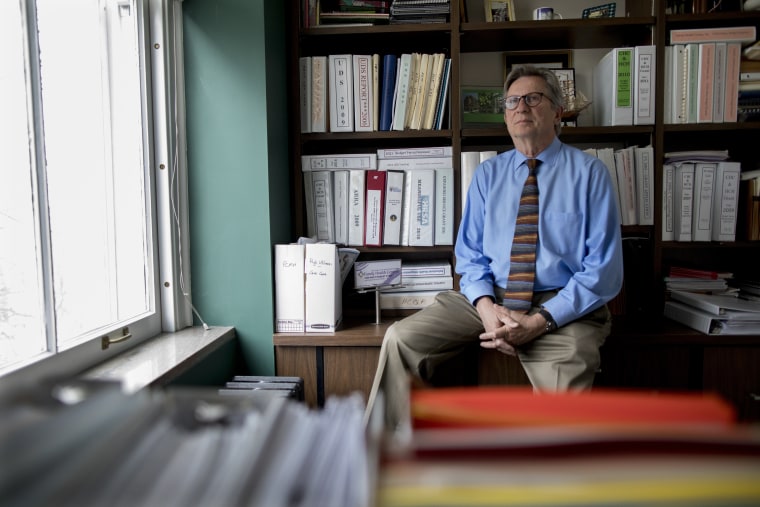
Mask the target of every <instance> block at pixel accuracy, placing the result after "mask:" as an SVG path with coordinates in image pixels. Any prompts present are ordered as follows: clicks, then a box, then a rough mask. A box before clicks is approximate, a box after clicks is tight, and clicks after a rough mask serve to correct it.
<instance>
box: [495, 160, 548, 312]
mask: <svg viewBox="0 0 760 507" xmlns="http://www.w3.org/2000/svg"><path fill="white" fill-rule="evenodd" d="M539 162H540V160H538V159H535V158H529V159H528V160H526V162H525V163H526V164H527V166H528V169H529V170H530V172H529V173H528V178H527V179H526V180H525V185H524V186H523V190H522V194H521V195H520V208H519V209H518V211H517V223H516V225H515V238H514V240H513V242H512V253H511V254H510V258H509V277H507V288H506V290H505V291H504V303H503V304H504V306H506V307H507V308H509V309H510V310H515V311H522V312H527V311H528V310H530V307H531V302H532V300H533V280H534V279H535V278H536V241H537V240H538V183H537V181H536V166H537V165H538V163H539Z"/></svg>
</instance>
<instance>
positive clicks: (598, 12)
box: [581, 2, 617, 19]
mask: <svg viewBox="0 0 760 507" xmlns="http://www.w3.org/2000/svg"><path fill="white" fill-rule="evenodd" d="M616 5H617V4H616V3H615V2H612V3H608V4H602V5H597V6H595V7H588V8H586V9H583V14H581V18H582V19H598V18H614V17H615V7H616Z"/></svg>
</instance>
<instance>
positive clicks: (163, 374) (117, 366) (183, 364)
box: [80, 326, 235, 393]
mask: <svg viewBox="0 0 760 507" xmlns="http://www.w3.org/2000/svg"><path fill="white" fill-rule="evenodd" d="M233 338H235V328H234V327H224V326H214V327H211V328H209V329H208V331H205V330H204V329H203V328H202V327H188V328H185V329H182V330H180V331H177V332H175V333H163V334H161V335H158V336H157V337H155V338H153V339H152V340H148V341H147V342H145V343H143V344H141V345H138V346H136V347H134V348H133V349H130V350H128V351H127V352H124V353H123V354H119V355H118V356H116V357H114V358H113V359H109V360H108V361H105V362H103V363H101V364H99V365H97V366H96V367H94V368H92V369H89V370H87V371H85V372H84V373H83V374H82V375H81V376H80V378H84V379H88V380H111V381H119V382H121V384H122V389H123V390H124V392H126V393H133V392H135V391H138V390H140V389H142V388H144V387H152V386H162V385H165V384H167V383H168V382H170V381H171V380H173V379H175V378H177V377H178V376H180V375H181V374H182V373H184V372H186V371H187V370H189V369H190V368H191V367H193V366H195V365H196V364H198V363H199V362H200V361H202V360H203V359H204V358H206V357H208V356H209V355H210V354H211V353H212V352H214V351H215V350H217V349H218V348H220V347H221V346H222V345H224V344H226V343H227V342H229V341H230V340H232V339H233Z"/></svg>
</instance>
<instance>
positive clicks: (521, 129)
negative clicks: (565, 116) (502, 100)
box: [504, 76, 562, 140]
mask: <svg viewBox="0 0 760 507" xmlns="http://www.w3.org/2000/svg"><path fill="white" fill-rule="evenodd" d="M535 92H539V93H543V94H544V96H543V97H542V99H541V102H540V103H539V104H538V105H537V106H534V107H530V106H528V104H526V103H525V99H524V98H523V99H522V100H520V102H519V103H518V105H517V107H516V108H515V109H512V110H509V109H506V108H505V109H504V122H505V123H506V124H507V130H508V131H509V135H510V136H511V137H512V139H526V140H527V139H534V140H547V139H551V138H553V137H554V132H555V131H554V125H555V124H556V123H558V122H559V121H560V120H561V115H562V110H561V109H560V108H555V107H554V104H552V102H551V100H549V98H548V96H547V92H548V89H547V87H546V83H545V82H544V80H543V79H541V78H540V77H536V76H525V77H521V78H519V79H518V80H517V81H515V82H514V83H512V86H510V87H509V91H508V92H507V97H510V96H514V95H519V96H522V95H527V94H529V93H535Z"/></svg>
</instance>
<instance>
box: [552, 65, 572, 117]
mask: <svg viewBox="0 0 760 507" xmlns="http://www.w3.org/2000/svg"><path fill="white" fill-rule="evenodd" d="M549 70H551V71H552V72H553V73H554V75H555V76H557V80H558V81H559V86H560V88H562V97H563V98H564V99H565V108H567V107H568V105H569V104H573V103H574V102H575V69H573V68H569V69H549Z"/></svg>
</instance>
